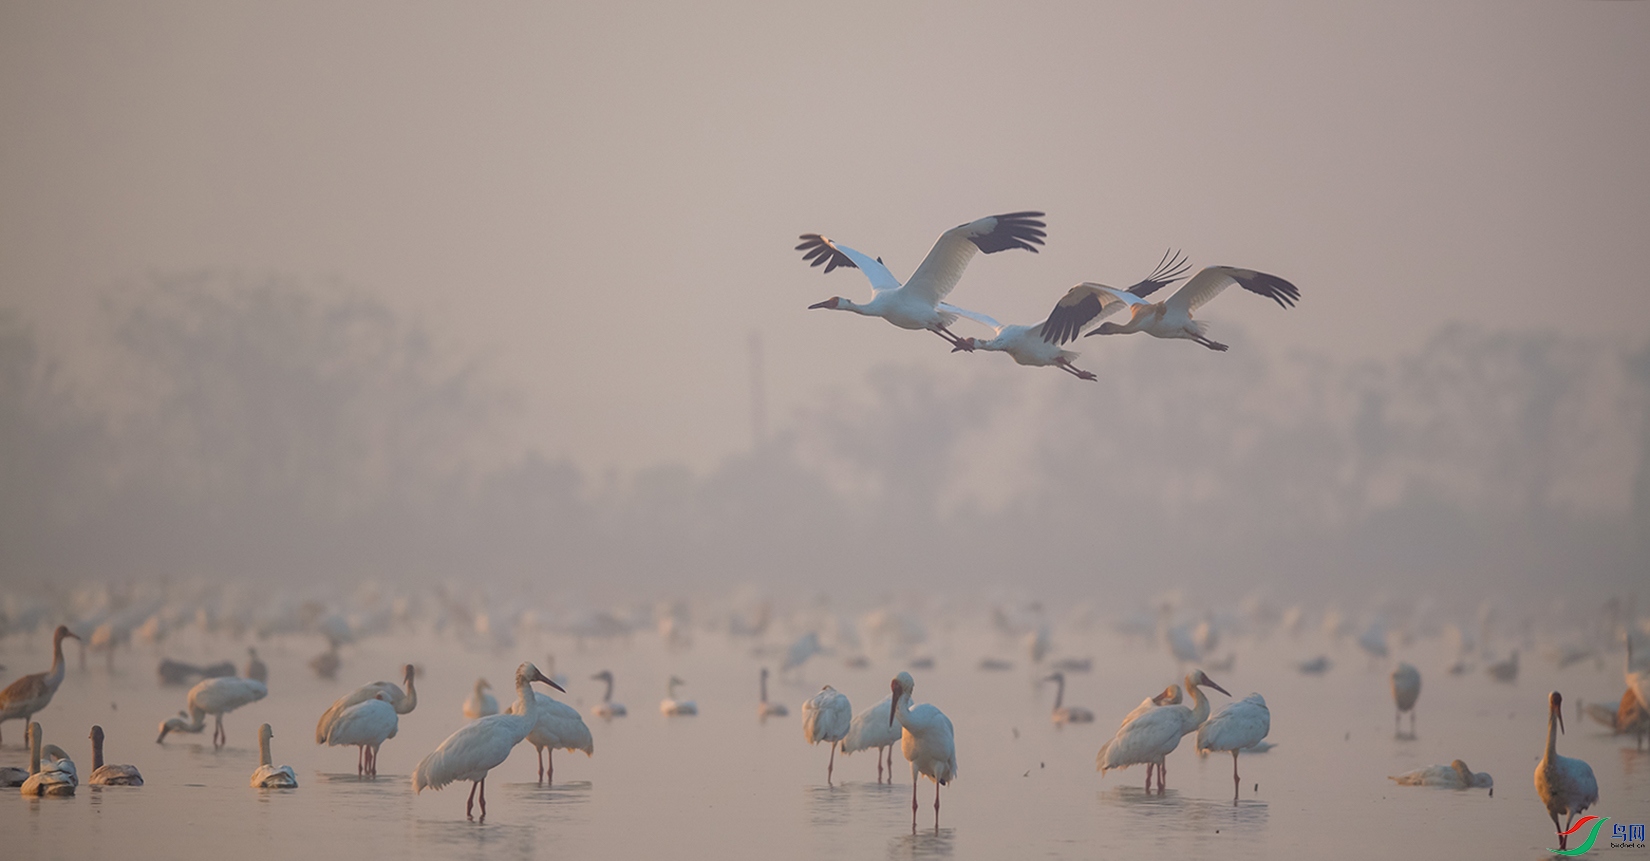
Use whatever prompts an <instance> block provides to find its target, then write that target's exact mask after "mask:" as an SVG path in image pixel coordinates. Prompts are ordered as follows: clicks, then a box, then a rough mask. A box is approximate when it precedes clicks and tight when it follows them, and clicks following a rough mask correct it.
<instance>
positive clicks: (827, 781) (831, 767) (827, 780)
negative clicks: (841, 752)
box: [825, 742, 836, 786]
mask: <svg viewBox="0 0 1650 861" xmlns="http://www.w3.org/2000/svg"><path fill="white" fill-rule="evenodd" d="M835 770H836V743H835V742H832V743H831V761H830V762H828V763H826V765H825V785H826V786H830V785H831V772H833V771H835Z"/></svg>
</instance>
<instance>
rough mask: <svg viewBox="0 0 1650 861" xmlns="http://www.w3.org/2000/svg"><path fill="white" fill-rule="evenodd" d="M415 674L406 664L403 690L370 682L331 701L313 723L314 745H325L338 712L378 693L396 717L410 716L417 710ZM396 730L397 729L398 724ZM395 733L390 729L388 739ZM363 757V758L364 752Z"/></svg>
mask: <svg viewBox="0 0 1650 861" xmlns="http://www.w3.org/2000/svg"><path fill="white" fill-rule="evenodd" d="M415 674H416V673H415V671H414V669H413V665H412V664H407V665H406V666H404V667H402V681H403V682H404V683H405V684H406V686H407V687H406V688H405V689H404V690H403V689H402V687H401V685H398V684H396V683H394V682H372V683H370V684H365V685H362V686H361V687H358V688H356V689H355V690H353V691H350V692H349V693H347V694H345V695H343V696H341V697H339V698H338V699H336V700H333V702H332V705H330V706H328V707H327V710H326V711H324V712H322V713H321V719H320V720H318V721H316V722H315V743H316V744H326V743H327V734H328V733H329V732H330V731H331V729H332V722H333V721H335V720H337V719H338V715H339V713H340V712H342V711H343V710H344V709H347V708H349V707H350V706H353V705H357V704H359V703H364V702H366V701H367V700H370V699H373V698H375V697H377V696H378V694H380V693H382V694H384V696H385V698H386V699H388V700H389V704H390V705H391V706H392V707H393V708H394V709H395V713H396V714H397V715H404V714H410V713H411V712H412V710H413V709H415V708H418V689H417V688H415V687H414V686H413V677H414V675H415ZM397 729H399V723H398V725H397ZM395 733H396V729H392V730H391V731H390V734H389V738H395ZM363 757H365V753H364V752H363ZM359 765H360V767H361V768H363V769H364V768H365V765H366V764H365V762H364V761H363V762H361V763H359Z"/></svg>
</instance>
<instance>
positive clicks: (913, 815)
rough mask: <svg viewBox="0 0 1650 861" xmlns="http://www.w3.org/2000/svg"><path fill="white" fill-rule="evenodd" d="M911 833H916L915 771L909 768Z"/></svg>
mask: <svg viewBox="0 0 1650 861" xmlns="http://www.w3.org/2000/svg"><path fill="white" fill-rule="evenodd" d="M911 833H912V834H915V833H917V772H916V769H912V770H911Z"/></svg>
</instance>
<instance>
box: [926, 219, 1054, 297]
mask: <svg viewBox="0 0 1650 861" xmlns="http://www.w3.org/2000/svg"><path fill="white" fill-rule="evenodd" d="M1042 218H1043V213H1041V212H1030V211H1027V212H1007V213H1003V214H1002V215H988V216H986V217H985V218H982V219H980V220H978V221H970V222H969V223H967V224H959V225H957V226H956V227H953V228H951V229H950V230H947V231H946V232H944V233H941V234H940V238H939V239H938V240H936V241H935V242H934V247H933V248H931V249H929V250H928V256H927V257H924V258H923V259H922V263H921V265H919V266H917V271H916V272H914V273H912V274H911V280H910V281H907V282H905V289H906V290H909V291H911V292H912V293H913V294H915V295H917V296H919V297H920V298H922V299H924V300H927V301H928V302H929V303H931V304H934V305H938V304H939V302H940V301H941V300H942V299H944V298H945V297H946V296H947V295H948V294H950V292H951V288H953V287H956V286H957V281H958V280H959V279H961V278H962V274H963V270H964V269H967V268H968V262H969V261H970V260H973V259H974V254H975V252H977V251H984V252H985V253H987V254H996V253H997V252H999V251H1007V250H1009V249H1011V248H1024V249H1025V250H1027V251H1030V252H1033V253H1035V252H1036V251H1037V248H1036V246H1038V245H1042V244H1043V237H1045V236H1047V235H1048V234H1047V233H1046V232H1044V230H1043V228H1044V227H1046V226H1047V225H1046V224H1044V222H1043V221H1042Z"/></svg>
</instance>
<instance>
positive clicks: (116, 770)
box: [86, 726, 143, 786]
mask: <svg viewBox="0 0 1650 861" xmlns="http://www.w3.org/2000/svg"><path fill="white" fill-rule="evenodd" d="M89 738H91V740H92V775H91V777H88V778H86V785H88V786H142V785H143V775H142V774H141V773H139V772H138V770H137V767H136V766H131V765H105V764H104V763H103V727H100V726H93V727H92V732H91V735H90V736H89Z"/></svg>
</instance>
